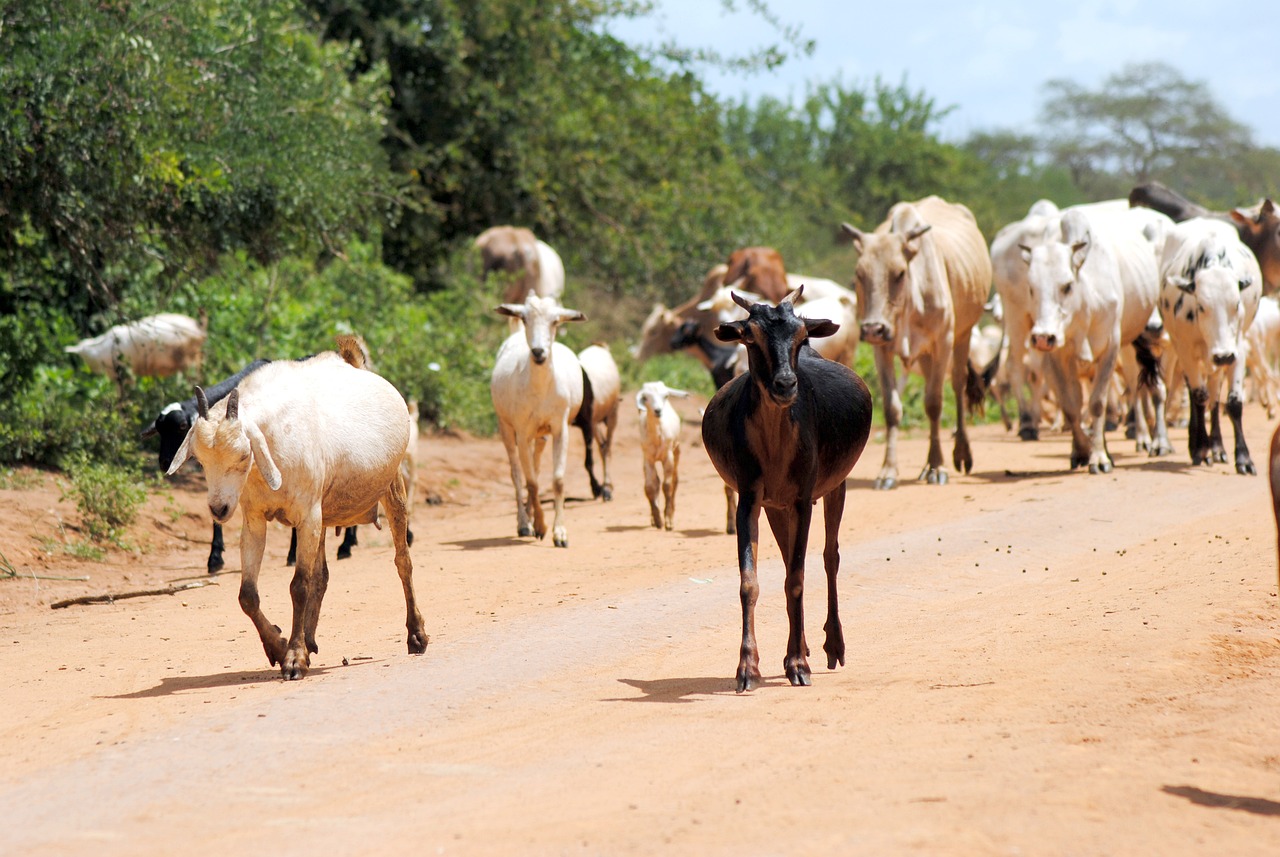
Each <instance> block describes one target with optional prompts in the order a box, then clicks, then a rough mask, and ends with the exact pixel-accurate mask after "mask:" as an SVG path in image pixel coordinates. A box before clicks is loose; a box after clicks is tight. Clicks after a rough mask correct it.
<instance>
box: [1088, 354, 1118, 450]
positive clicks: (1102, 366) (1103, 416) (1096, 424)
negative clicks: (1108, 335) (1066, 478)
mask: <svg viewBox="0 0 1280 857" xmlns="http://www.w3.org/2000/svg"><path fill="white" fill-rule="evenodd" d="M1119 356H1120V332H1119V330H1117V331H1116V332H1115V335H1114V336H1113V338H1112V340H1111V343H1110V344H1109V345H1108V347H1107V350H1106V351H1105V352H1103V354H1102V359H1100V360H1099V361H1098V364H1097V366H1096V371H1095V373H1094V378H1093V390H1092V392H1091V393H1090V395H1089V414H1090V416H1092V417H1093V438H1092V447H1093V448H1092V449H1091V450H1090V453H1089V472H1090V473H1110V472H1111V468H1112V466H1113V465H1112V463H1111V456H1110V455H1108V454H1107V413H1106V411H1107V398H1108V394H1109V392H1110V390H1111V382H1112V378H1113V377H1114V376H1115V373H1116V360H1117V359H1118V358H1119Z"/></svg>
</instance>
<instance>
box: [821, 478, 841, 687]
mask: <svg viewBox="0 0 1280 857" xmlns="http://www.w3.org/2000/svg"><path fill="white" fill-rule="evenodd" d="M844 499H845V485H844V482H841V483H840V484H839V485H838V486H836V487H835V488H833V489H832V490H831V492H830V493H829V494H827V496H825V497H823V498H822V517H823V523H824V531H825V533H826V545H825V546H824V547H823V549H822V565H823V568H824V569H825V570H826V572H827V621H826V624H825V625H823V626H822V630H824V631H826V632H827V640H826V642H825V643H823V644H822V650H823V651H824V652H826V653H827V669H829V670H833V669H835V668H836V663H837V662H838V663H839V664H840V666H844V629H843V628H842V627H841V625H840V606H839V602H838V601H837V599H836V575H837V574H839V573H840V520H841V519H842V518H843V517H844Z"/></svg>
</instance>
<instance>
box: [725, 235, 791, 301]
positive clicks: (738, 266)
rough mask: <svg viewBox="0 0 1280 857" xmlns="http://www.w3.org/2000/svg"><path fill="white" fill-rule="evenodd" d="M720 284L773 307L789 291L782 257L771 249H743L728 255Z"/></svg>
mask: <svg viewBox="0 0 1280 857" xmlns="http://www.w3.org/2000/svg"><path fill="white" fill-rule="evenodd" d="M728 265H729V269H728V270H727V271H725V274H724V283H725V285H728V286H733V287H734V288H735V289H737V290H739V291H746V292H752V293H754V294H757V295H760V297H762V298H764V299H765V300H767V301H769V302H770V303H774V304H776V303H777V302H778V301H780V300H782V299H783V298H784V297H786V295H787V294H788V293H789V292H790V291H791V288H790V287H789V286H788V284H787V269H786V267H785V266H784V265H783V264H782V254H780V253H779V252H778V251H777V250H775V249H773V248H772V247H743V248H742V249H741V250H734V251H733V252H732V253H731V254H729V261H728Z"/></svg>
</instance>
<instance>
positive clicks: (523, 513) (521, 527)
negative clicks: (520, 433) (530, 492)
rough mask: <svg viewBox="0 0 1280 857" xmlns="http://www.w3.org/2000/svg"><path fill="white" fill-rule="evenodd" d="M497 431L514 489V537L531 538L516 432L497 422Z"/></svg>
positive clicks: (531, 529)
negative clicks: (509, 467)
mask: <svg viewBox="0 0 1280 857" xmlns="http://www.w3.org/2000/svg"><path fill="white" fill-rule="evenodd" d="M498 431H499V433H500V434H501V435H502V445H503V446H505V447H506V448H507V461H508V462H509V463H510V465H511V484H512V485H514V486H515V489H516V535H517V536H519V537H521V538H523V537H524V536H531V535H533V527H532V526H530V524H529V506H528V504H527V503H526V502H525V497H524V470H523V469H522V467H521V461H522V460H523V459H524V456H523V455H522V454H521V452H520V451H519V449H518V447H517V441H516V432H515V429H514V428H513V427H512V426H510V425H508V424H507V423H505V422H503V421H502V420H499V421H498Z"/></svg>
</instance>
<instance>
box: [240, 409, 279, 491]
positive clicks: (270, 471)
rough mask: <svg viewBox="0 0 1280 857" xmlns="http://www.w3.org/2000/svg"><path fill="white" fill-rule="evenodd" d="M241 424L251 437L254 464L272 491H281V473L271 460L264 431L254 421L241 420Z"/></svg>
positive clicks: (250, 443) (250, 445)
mask: <svg viewBox="0 0 1280 857" xmlns="http://www.w3.org/2000/svg"><path fill="white" fill-rule="evenodd" d="M240 424H241V425H242V426H243V427H244V433H245V434H246V435H248V437H249V448H250V449H252V450H253V463H254V464H255V465H257V467H258V472H259V473H261V474H262V479H263V481H264V482H266V483H267V487H268V488H270V489H271V490H272V491H279V490H280V482H281V480H280V471H279V469H277V468H276V463H275V460H274V459H272V458H271V450H269V449H267V439H266V438H265V437H263V435H262V430H261V429H259V428H258V426H257V425H256V424H255V423H254V422H253V421H252V420H241V422H240Z"/></svg>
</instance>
